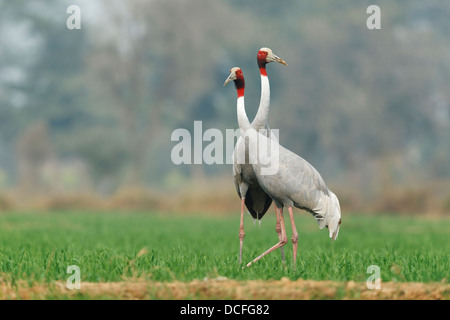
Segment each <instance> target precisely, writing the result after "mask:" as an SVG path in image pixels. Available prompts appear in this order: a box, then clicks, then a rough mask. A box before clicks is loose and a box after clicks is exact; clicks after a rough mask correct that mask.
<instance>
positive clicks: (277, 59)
mask: <svg viewBox="0 0 450 320" xmlns="http://www.w3.org/2000/svg"><path fill="white" fill-rule="evenodd" d="M267 61H270V62H278V63H281V64H283V65H285V66H287V63H286V61H284V60H283V59H281V58H280V57H279V56H277V55H276V54H273V53H270V54H269V55H268V56H267Z"/></svg>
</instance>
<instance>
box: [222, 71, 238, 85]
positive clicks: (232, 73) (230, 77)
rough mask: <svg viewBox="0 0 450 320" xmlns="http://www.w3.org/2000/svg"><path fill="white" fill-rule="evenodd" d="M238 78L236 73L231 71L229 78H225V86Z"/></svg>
mask: <svg viewBox="0 0 450 320" xmlns="http://www.w3.org/2000/svg"><path fill="white" fill-rule="evenodd" d="M235 79H236V74H235V73H234V72H231V73H230V75H229V76H228V78H227V80H225V82H224V84H223V86H224V87H225V86H226V85H227V84H228V83H229V82H230V81H232V80H235Z"/></svg>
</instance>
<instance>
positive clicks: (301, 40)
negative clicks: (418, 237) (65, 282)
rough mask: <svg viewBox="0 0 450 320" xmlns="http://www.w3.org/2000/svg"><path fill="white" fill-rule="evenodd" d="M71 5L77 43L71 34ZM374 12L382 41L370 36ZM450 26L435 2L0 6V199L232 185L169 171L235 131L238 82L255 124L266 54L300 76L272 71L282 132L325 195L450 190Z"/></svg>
mask: <svg viewBox="0 0 450 320" xmlns="http://www.w3.org/2000/svg"><path fill="white" fill-rule="evenodd" d="M374 2H376V3H374ZM70 4H77V5H79V6H80V8H81V18H82V28H81V30H68V29H67V28H66V19H67V18H68V16H69V14H67V13H66V9H67V7H68V6H69V5H70ZM370 4H377V5H379V6H380V7H381V12H382V24H381V25H382V29H381V30H368V29H367V28H366V19H367V18H368V15H367V14H366V8H367V7H368V6H369V5H370ZM449 16H450V2H443V1H438V0H434V1H433V0H432V1H427V2H424V1H420V0H408V1H402V2H395V3H394V2H392V1H387V0H386V1H359V0H349V1H345V4H344V3H342V2H339V3H338V2H336V1H331V0H319V1H308V2H299V1H293V0H289V1H284V2H282V3H280V2H273V1H268V0H261V1H258V2H256V1H248V2H243V1H238V0H227V1H207V0H195V1H194V0H193V1H185V0H171V1H156V0H155V1H143V0H133V1H124V0H110V1H107V0H96V1H81V0H78V1H57V0H34V1H27V0H20V1H7V0H0V48H1V49H0V187H3V188H8V187H14V186H17V187H19V188H21V189H24V190H27V189H30V190H34V191H36V190H43V191H48V190H53V189H60V188H63V189H64V188H65V189H69V190H70V189H74V190H77V189H86V188H87V189H91V190H95V191H98V192H100V193H106V194H108V193H111V192H113V191H115V190H116V189H117V188H119V187H120V186H122V185H143V186H156V187H162V188H173V187H176V186H183V183H184V182H188V181H190V180H191V179H196V180H201V179H206V177H210V176H215V175H224V174H225V175H230V172H231V168H230V166H229V165H213V166H207V165H182V166H175V165H173V164H172V162H171V161H170V151H171V149H172V147H173V146H174V145H175V143H174V142H171V141H170V136H171V132H172V131H173V130H174V129H176V128H186V129H188V130H189V131H191V132H193V122H194V121H195V120H202V121H203V130H206V129H208V128H218V129H220V130H222V131H223V132H225V129H226V128H237V121H236V110H235V93H234V92H233V90H231V89H230V88H225V89H223V88H222V83H223V81H224V80H225V78H226V76H227V75H228V72H229V69H230V68H231V67H233V66H240V67H241V68H242V69H243V70H244V73H245V76H246V83H247V91H246V104H247V112H248V114H249V117H250V118H253V116H254V114H255V113H256V108H257V105H258V103H259V94H260V82H259V74H258V69H257V65H256V53H257V51H258V49H259V48H260V47H263V46H268V47H271V48H272V49H273V50H274V52H275V53H276V54H278V55H279V56H281V57H282V58H284V59H285V60H286V61H287V62H288V67H286V68H285V67H282V66H278V65H276V66H275V65H270V66H269V67H268V73H269V77H270V81H271V92H272V95H271V96H272V105H271V108H272V109H271V112H270V124H271V127H272V128H279V129H280V140H281V142H282V143H283V144H284V145H285V146H287V147H289V148H290V149H291V150H293V151H295V152H297V153H298V154H300V155H302V156H303V157H304V158H306V159H307V160H308V161H310V162H311V163H313V164H314V165H315V166H316V167H317V168H318V169H319V171H320V172H321V173H322V175H323V176H324V178H325V180H327V181H331V184H335V185H339V188H342V189H346V188H347V189H348V190H352V191H355V192H359V193H361V192H362V193H367V194H365V196H371V195H373V194H374V193H376V192H377V191H379V190H381V189H383V188H386V187H388V186H389V185H392V184H396V185H405V186H409V187H411V186H414V185H420V184H422V183H425V182H432V181H435V180H436V181H442V180H446V181H448V179H449V177H450V93H449V92H450V91H449V90H448V84H449V83H450V59H449V58H448V57H450V38H449V37H448V34H449V33H450V20H449V19H448V17H449ZM206 144H208V143H207V142H205V143H204V146H205V145H206ZM230 179H231V175H230ZM230 183H231V182H230Z"/></svg>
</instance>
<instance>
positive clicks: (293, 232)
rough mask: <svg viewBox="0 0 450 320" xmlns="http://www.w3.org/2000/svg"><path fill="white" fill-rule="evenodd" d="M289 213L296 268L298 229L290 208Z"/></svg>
mask: <svg viewBox="0 0 450 320" xmlns="http://www.w3.org/2000/svg"><path fill="white" fill-rule="evenodd" d="M288 211H289V218H290V219H291V226H292V245H293V250H294V251H293V252H294V267H295V265H296V263H297V244H298V232H297V227H296V226H295V222H294V211H293V210H292V207H289V208H288Z"/></svg>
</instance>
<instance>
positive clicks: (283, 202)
mask: <svg viewBox="0 0 450 320" xmlns="http://www.w3.org/2000/svg"><path fill="white" fill-rule="evenodd" d="M258 139H266V137H264V136H263V135H261V134H258ZM252 140H253V142H252V143H256V141H255V139H250V141H252ZM273 144H277V145H273ZM263 145H264V143H263ZM269 148H270V149H271V164H273V163H274V162H277V163H278V170H276V172H275V173H274V174H261V170H262V168H263V167H264V165H261V164H260V163H256V164H253V165H252V166H253V168H254V170H255V171H256V176H257V180H258V182H259V185H260V186H261V188H262V189H263V190H264V191H265V192H266V193H267V194H269V195H270V197H271V198H272V199H273V200H274V201H275V205H276V206H277V207H278V208H283V207H284V206H285V207H297V208H299V209H303V210H306V211H308V212H310V213H311V214H312V215H313V216H314V218H315V219H316V220H317V221H318V223H319V227H320V228H321V229H322V228H323V227H325V226H328V222H329V221H328V220H330V218H332V217H333V216H334V215H335V214H336V216H339V217H340V208H339V201H338V199H337V197H336V196H335V194H334V193H333V192H331V191H330V190H329V189H328V187H327V186H326V184H325V182H324V181H323V179H322V177H321V175H320V173H319V172H318V171H317V170H316V169H315V168H314V167H313V166H312V165H311V164H310V163H309V162H308V161H306V160H305V159H303V158H302V157H300V156H298V155H297V154H295V153H293V152H292V151H290V150H288V149H286V148H284V147H283V146H281V145H279V144H278V142H277V141H274V140H271V141H270V145H269ZM252 162H255V161H252Z"/></svg>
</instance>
